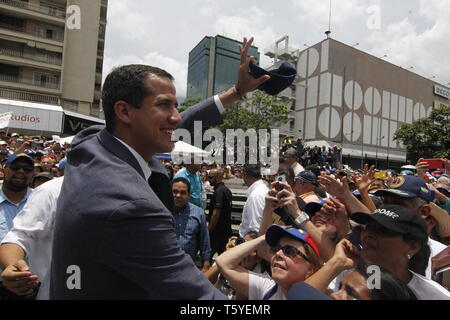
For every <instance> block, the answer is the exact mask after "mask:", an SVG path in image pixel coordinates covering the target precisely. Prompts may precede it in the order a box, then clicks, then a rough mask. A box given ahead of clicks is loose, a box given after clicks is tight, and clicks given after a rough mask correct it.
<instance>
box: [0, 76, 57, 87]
mask: <svg viewBox="0 0 450 320" xmlns="http://www.w3.org/2000/svg"><path fill="white" fill-rule="evenodd" d="M0 81H5V82H15V83H21V84H26V85H32V86H37V87H44V88H50V89H59V81H42V80H38V81H36V80H34V81H32V80H28V79H23V78H20V77H18V76H12V75H9V74H0Z"/></svg>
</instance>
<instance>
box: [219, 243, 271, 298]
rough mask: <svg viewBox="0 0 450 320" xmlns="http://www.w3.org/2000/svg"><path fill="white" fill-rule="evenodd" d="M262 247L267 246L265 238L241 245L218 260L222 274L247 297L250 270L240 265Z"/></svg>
mask: <svg viewBox="0 0 450 320" xmlns="http://www.w3.org/2000/svg"><path fill="white" fill-rule="evenodd" d="M261 246H267V244H266V240H265V236H261V237H259V238H257V239H255V240H251V241H247V242H244V243H241V244H240V245H238V246H236V247H234V248H232V249H230V250H227V251H225V252H224V253H222V254H221V255H220V256H218V257H217V258H216V264H217V265H218V266H219V270H220V273H222V274H223V275H224V277H225V278H226V279H227V280H228V281H229V282H230V284H231V286H232V287H233V288H235V289H236V291H237V292H239V293H240V294H243V295H244V296H246V297H248V294H249V293H248V292H249V275H248V270H247V269H245V268H244V267H242V266H240V263H241V262H242V261H243V260H244V259H245V258H246V257H248V256H249V255H250V254H251V253H252V252H253V251H255V250H258V249H259V248H260V247H261Z"/></svg>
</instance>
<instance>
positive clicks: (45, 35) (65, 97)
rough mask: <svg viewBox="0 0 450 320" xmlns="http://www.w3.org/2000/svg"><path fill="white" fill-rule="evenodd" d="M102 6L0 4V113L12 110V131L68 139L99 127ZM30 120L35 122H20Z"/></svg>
mask: <svg viewBox="0 0 450 320" xmlns="http://www.w3.org/2000/svg"><path fill="white" fill-rule="evenodd" d="M107 7H108V1H107V0H89V1H86V0H28V1H27V0H22V1H21V0H0V112H6V111H13V114H14V117H13V121H12V127H13V128H17V129H22V130H23V132H27V131H29V132H30V133H32V132H36V131H38V132H39V131H41V132H43V133H45V132H52V133H66V134H71V133H75V132H77V131H79V130H80V129H82V128H83V127H85V126H87V125H89V124H91V123H96V122H101V120H100V119H98V118H99V117H100V98H101V81H102V67H103V55H104V42H105V30H106V13H107ZM8 109H9V110H8ZM30 118H35V119H38V118H39V121H37V120H36V121H34V123H24V121H22V120H23V119H30ZM63 119H64V120H63ZM58 121H59V122H61V125H59V124H58ZM22 122H23V123H22ZM28 122H29V121H28ZM58 125H59V127H60V129H59V127H58ZM45 126H47V127H45ZM58 129H59V130H58Z"/></svg>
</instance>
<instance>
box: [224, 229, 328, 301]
mask: <svg viewBox="0 0 450 320" xmlns="http://www.w3.org/2000/svg"><path fill="white" fill-rule="evenodd" d="M267 245H269V246H270V252H271V254H272V255H271V257H270V267H271V273H272V277H270V276H269V275H267V274H258V273H255V272H252V271H248V270H247V269H245V268H244V267H242V266H241V262H242V261H243V260H244V259H245V258H246V257H247V256H248V255H249V254H250V253H251V252H253V251H255V250H258V252H264V251H265V250H266V249H267ZM265 258H266V259H267V258H268V257H265ZM216 263H217V265H218V266H219V269H220V272H221V273H222V274H223V275H224V276H225V278H226V279H227V280H228V281H229V282H230V283H231V285H232V286H233V287H234V288H235V289H236V291H237V292H238V293H239V294H242V295H244V296H246V297H248V298H249V300H285V299H286V295H287V292H288V291H289V289H290V287H291V286H292V285H293V284H294V283H296V282H299V281H304V280H305V279H307V278H308V277H309V276H311V275H312V274H313V273H314V272H316V271H317V270H318V269H319V268H320V267H321V266H322V264H323V263H322V259H321V258H320V254H319V250H318V248H317V245H316V244H315V243H314V242H313V241H312V239H311V237H310V236H309V235H308V234H307V233H306V232H304V231H302V230H298V229H294V228H289V229H288V228H283V227H280V226H277V225H273V226H271V227H270V228H269V229H268V230H267V233H266V234H265V236H260V237H259V238H257V239H255V240H252V241H249V242H245V243H243V244H241V245H239V246H236V247H235V248H233V249H231V250H228V251H226V252H224V253H223V254H221V255H220V256H219V257H217V259H216Z"/></svg>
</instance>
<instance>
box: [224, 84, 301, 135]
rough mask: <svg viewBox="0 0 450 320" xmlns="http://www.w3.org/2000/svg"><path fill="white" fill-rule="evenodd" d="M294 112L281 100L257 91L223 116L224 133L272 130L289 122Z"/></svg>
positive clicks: (229, 108) (235, 104)
mask: <svg viewBox="0 0 450 320" xmlns="http://www.w3.org/2000/svg"><path fill="white" fill-rule="evenodd" d="M291 112H292V111H291V110H290V109H289V108H288V107H287V105H286V103H283V102H282V101H281V100H280V98H278V97H276V96H270V95H267V94H264V93H263V92H261V91H259V90H257V91H255V92H253V95H252V97H251V98H249V99H245V100H243V101H240V102H237V103H234V104H233V105H231V106H230V107H228V108H227V109H226V110H225V112H224V114H223V119H224V120H223V124H221V125H220V126H219V128H220V129H221V130H222V131H225V130H226V129H243V130H247V129H250V128H253V129H255V130H256V132H258V130H259V129H270V128H274V127H278V126H279V125H281V124H285V123H287V122H288V121H289V114H290V113H291Z"/></svg>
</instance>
